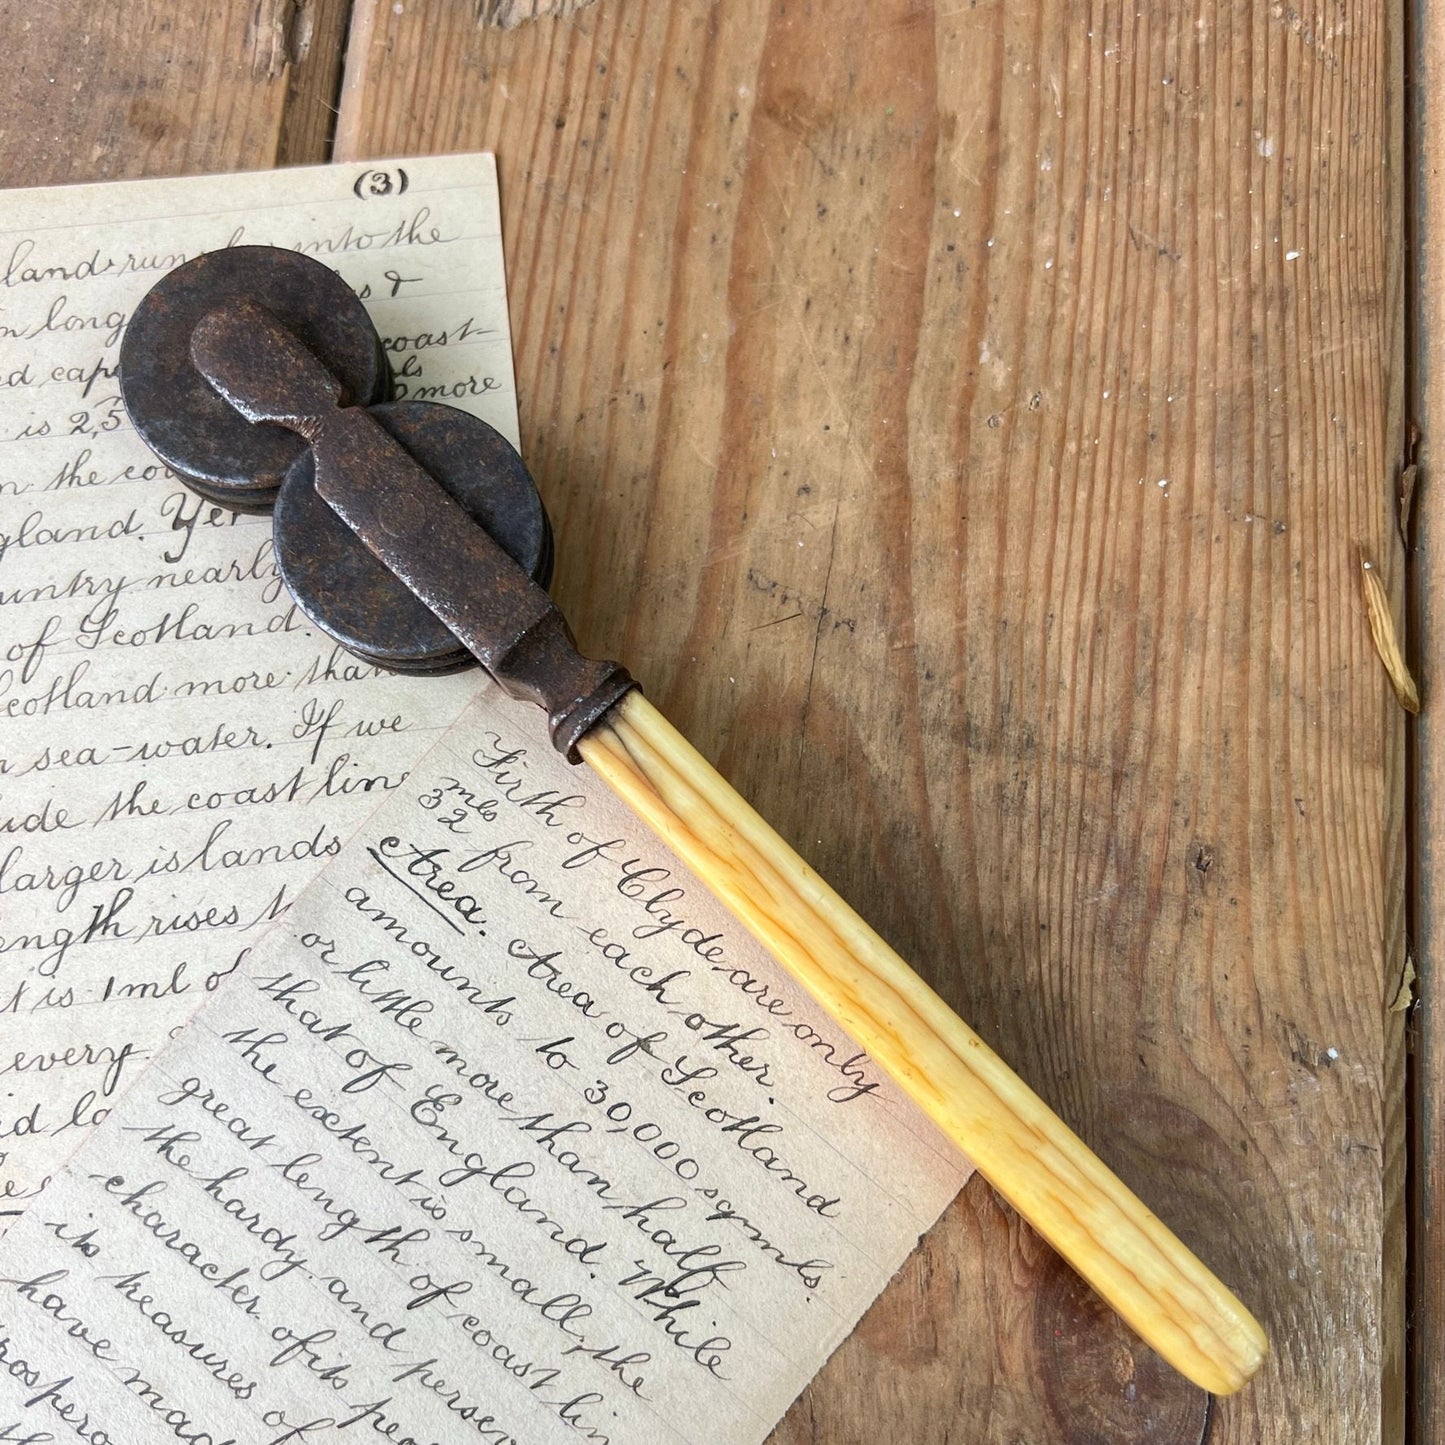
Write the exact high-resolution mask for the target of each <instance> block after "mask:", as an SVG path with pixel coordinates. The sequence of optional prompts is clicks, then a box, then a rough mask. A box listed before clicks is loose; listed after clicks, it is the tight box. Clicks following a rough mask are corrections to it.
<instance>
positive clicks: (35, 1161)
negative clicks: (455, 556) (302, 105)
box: [0, 156, 517, 1228]
mask: <svg viewBox="0 0 1445 1445" xmlns="http://www.w3.org/2000/svg"><path fill="white" fill-rule="evenodd" d="M0 225H3V231H0V1228H3V1226H4V1225H5V1223H6V1222H7V1216H11V1217H13V1215H15V1214H17V1213H18V1212H19V1211H20V1209H21V1208H22V1207H23V1205H24V1203H25V1201H26V1200H27V1199H29V1198H31V1197H33V1195H34V1194H35V1192H36V1191H37V1190H38V1189H39V1188H40V1187H41V1185H42V1184H43V1182H44V1180H45V1178H46V1176H47V1175H48V1174H49V1173H50V1172H51V1171H52V1170H53V1168H54V1167H55V1166H56V1164H57V1163H58V1162H59V1161H60V1160H61V1159H63V1158H64V1157H65V1156H66V1155H67V1154H69V1153H70V1151H71V1150H72V1149H73V1148H74V1147H75V1145H76V1144H77V1143H78V1141H79V1139H80V1138H81V1137H82V1136H83V1134H84V1133H85V1132H86V1130H87V1129H89V1128H90V1127H91V1126H92V1125H93V1124H94V1123H95V1122H97V1121H98V1120H99V1119H101V1118H103V1117H104V1116H105V1113H106V1111H107V1110H108V1109H109V1108H111V1107H112V1106H113V1104H114V1103H115V1101H116V1099H117V1098H119V1096H120V1095H121V1093H123V1091H124V1089H125V1087H126V1086H127V1085H128V1084H129V1083H130V1082H131V1080H132V1079H133V1078H134V1077H135V1075H136V1074H137V1073H138V1072H139V1070H140V1067H141V1065H142V1064H143V1062H144V1061H145V1060H146V1059H147V1058H148V1057H149V1056H150V1055H151V1053H152V1052H153V1051H154V1050H155V1049H156V1048H157V1047H158V1046H159V1045H160V1044H162V1043H163V1042H164V1041H165V1040H166V1039H167V1037H168V1036H169V1035H170V1033H171V1032H172V1031H173V1030H174V1029H175V1028H176V1027H178V1026H179V1025H180V1024H181V1023H182V1022H183V1020H184V1019H185V1018H186V1017H188V1016H189V1014H190V1013H191V1012H192V1011H193V1010H194V1009H195V1008H196V1007H197V1006H198V1005H199V1004H200V1003H201V1002H202V1001H203V1000H204V998H205V996H206V993H207V991H208V990H210V989H212V988H214V987H215V985H216V983H217V982H218V980H220V979H221V978H223V977H224V976H225V975H226V974H227V973H228V972H229V971H230V970H231V969H233V968H234V967H235V965H236V960H237V959H238V957H239V956H240V955H241V953H242V951H243V950H244V949H245V948H246V947H247V946H248V945H249V944H251V943H252V942H253V941H254V940H255V939H256V938H257V937H258V936H259V935H260V933H261V932H262V931H263V930H264V929H265V928H266V927H267V926H268V924H269V923H271V922H272V921H274V919H276V918H277V917H279V916H280V915H281V913H282V912H283V911H284V910H285V909H286V907H287V906H288V905H289V904H290V902H291V900H292V899H293V898H294V897H295V896H296V894H297V893H298V892H299V891H300V890H301V889H302V888H303V887H304V886H305V885H306V883H307V882H308V881H309V880H310V878H311V877H313V876H314V874H315V873H316V872H317V870H318V869H319V868H320V867H321V865H322V864H323V863H324V862H325V861H326V860H327V859H328V858H330V857H334V856H335V854H336V853H337V852H338V850H339V849H340V847H341V843H342V840H343V839H344V838H345V837H347V836H348V835H349V834H350V833H351V832H352V830H353V829H354V828H355V827H356V825H357V823H358V822H359V821H360V819H361V818H362V817H363V816H365V814H366V813H367V812H369V811H370V810H371V809H372V808H374V807H375V806H376V805H377V803H378V802H379V801H380V798H381V797H382V796H383V795H384V794H385V793H386V792H388V791H390V790H393V789H395V788H396V787H398V786H399V785H400V783H401V781H402V779H403V778H404V777H405V776H406V771H407V768H408V767H409V766H410V765H411V763H412V761H413V760H414V759H415V758H416V757H417V756H418V755H419V754H420V753H421V752H422V751H424V749H425V747H426V745H427V744H428V743H429V742H430V740H431V739H432V738H433V737H434V736H435V734H436V733H437V731H438V730H439V729H441V728H443V727H445V726H446V725H448V724H449V723H451V722H452V721H453V719H455V717H456V716H457V715H458V714H459V713H460V711H461V710H462V708H463V707H464V706H465V704H466V702H467V700H468V698H469V697H470V696H471V695H472V694H473V692H474V690H475V687H476V680H475V675H472V676H463V677H453V678H446V679H431V680H427V681H425V682H419V681H417V680H405V679H399V678H395V677H392V676H389V675H386V674H381V673H378V672H377V671H376V670H375V669H373V668H371V667H367V666H363V665H362V664H360V663H358V662H356V661H355V660H354V659H352V658H351V657H349V656H348V655H346V654H344V653H341V652H339V651H338V650H337V649H335V648H334V647H333V646H332V645H331V644H330V643H329V641H328V640H327V639H326V638H324V637H323V636H321V635H320V634H315V633H313V632H312V630H311V629H310V628H309V625H308V624H307V622H306V619H305V618H304V617H302V616H300V615H299V614H298V613H297V612H296V611H295V609H294V608H293V607H292V606H291V605H290V599H289V597H287V596H286V595H285V592H284V590H283V589H282V587H281V585H280V582H279V580H278V578H277V574H276V568H275V565H274V562H273V559H272V555H271V538H270V526H269V521H268V519H266V518H261V517H237V516H234V515H232V514H230V513H227V512H223V511H221V510H220V509H219V508H215V507H211V506H209V505H207V504H206V503H204V502H202V501H201V500H199V499H198V498H197V497H196V496H194V495H193V494H192V493H191V492H189V491H187V490H186V488H185V487H183V486H182V485H181V484H180V483H179V482H178V481H177V480H176V479H175V478H174V476H172V475H171V474H170V473H168V472H167V471H166V470H165V468H163V467H162V466H160V465H159V464H158V463H157V461H156V459H155V458H154V456H152V455H151V453H150V452H149V451H148V450H147V449H146V448H145V447H144V446H143V444H142V443H141V442H140V441H139V439H138V438H137V437H136V436H135V435H134V433H133V432H132V430H131V428H130V426H129V423H128V422H127V419H126V416H125V412H124V409H123V407H122V405H121V402H120V397H119V392H118V388H117V385H116V375H115V368H116V354H117V350H118V345H119V341H120V336H121V332H122V329H123V327H124V325H125V322H126V319H127V317H128V315H129V314H130V311H131V310H132V308H133V307H134V306H135V304H136V302H137V301H138V300H139V299H140V297H141V296H142V295H144V293H145V292H146V291H147V290H148V289H149V287H150V286H151V285H152V284H153V283H154V282H155V281H156V280H157V279H158V278H159V277H160V276H161V275H162V274H164V272H166V271H167V270H169V269H170V268H171V267H173V266H175V265H177V264H179V263H180V262H182V261H184V260H186V259H188V258H189V257H192V256H194V255H196V254H198V253H200V252H202V251H206V250H211V249H214V248H216V247H221V246H227V245H234V244H241V243H245V244H252V243H264V244H273V245H281V246H288V247H293V248H298V249H300V250H303V251H306V252H308V253H310V254H312V255H314V256H316V257H318V258H319V259H321V260H323V261H325V262H326V263H327V264H329V265H331V266H333V267H334V268H335V269H337V270H338V271H340V272H341V274H342V275H343V276H344V277H345V278H346V279H347V280H348V281H349V282H351V283H352V285H353V286H355V287H357V288H358V289H359V290H361V292H362V294H363V296H364V297H365V298H366V299H367V304H368V306H369V307H370V309H371V311H372V314H373V316H374V318H375V320H376V323H377V326H378V329H379V330H380V331H381V333H382V334H383V337H384V339H385V344H386V347H387V350H388V352H389V354H390V358H391V361H392V365H393V369H394V371H395V372H396V374H397V378H398V386H397V390H398V393H399V395H401V396H409V397H411V398H414V399H415V398H422V399H428V398H429V399H432V400H444V401H447V402H450V403H452V404H453V405H457V406H461V407H465V408H467V409H469V410H472V411H474V412H475V413H476V414H478V415H480V416H482V417H483V418H484V419H485V420H487V421H489V422H491V423H492V424H493V425H494V426H496V427H497V428H498V429H499V430H500V431H502V432H503V433H504V434H505V435H507V436H508V437H509V438H510V439H511V440H512V441H513V442H514V443H515V441H516V440H517V422H516V403H515V393H514V386H513V379H512V362H511V347H510V340H509V334H508V328H507V309H506V295H505V286H504V280H503V271H502V255H501V240H500V231H499V226H498V212H497V190H496V177H495V170H494V167H493V164H492V159H491V157H490V156H453V157H431V158H426V159H422V160H407V161H401V162H374V163H372V164H370V165H368V166H365V167H331V168H328V167H316V168H310V169H305V170H293V171H280V172H266V173H256V174H247V175H234V176H216V177H203V178H195V179H190V180H177V181H159V182H127V183H121V184H116V185H104V186H75V187H65V188H54V189H47V190H39V191H20V192H11V193H9V194H7V195H6V196H5V205H4V210H3V213H0Z"/></svg>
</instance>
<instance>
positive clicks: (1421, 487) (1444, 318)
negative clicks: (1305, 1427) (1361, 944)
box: [1404, 0, 1445, 1445]
mask: <svg viewBox="0 0 1445 1445" xmlns="http://www.w3.org/2000/svg"><path fill="white" fill-rule="evenodd" d="M1406 14H1407V17H1408V20H1409V28H1408V31H1407V49H1408V53H1409V55H1410V80H1411V105H1410V111H1409V115H1408V117H1407V126H1406V134H1407V136H1408V138H1409V161H1410V175H1409V182H1408V184H1409V189H1410V198H1411V204H1410V206H1409V208H1408V210H1407V213H1406V230H1407V235H1408V237H1409V255H1410V257H1411V258H1412V267H1411V270H1412V274H1411V276H1410V278H1409V280H1410V296H1411V303H1412V304H1411V308H1410V320H1411V322H1412V325H1411V328H1410V337H1409V350H1408V358H1409V364H1410V389H1409V397H1408V406H1409V415H1410V417H1411V419H1412V421H1413V422H1415V424H1416V425H1417V426H1418V427H1419V434H1420V440H1419V449H1418V453H1417V454H1416V455H1415V456H1414V457H1413V458H1409V460H1413V461H1415V462H1416V463H1417V464H1418V485H1417V493H1418V497H1419V502H1418V505H1416V506H1415V507H1414V508H1413V509H1412V510H1413V526H1412V525H1410V523H1409V521H1406V523H1405V526H1404V532H1405V538H1406V541H1407V544H1408V547H1409V553H1408V555H1409V558H1410V599H1409V600H1410V611H1409V618H1410V627H1409V631H1410V634H1411V637H1412V639H1413V642H1414V650H1413V653H1412V654H1411V657H1410V660H1411V661H1412V662H1414V663H1415V664H1416V667H1417V677H1418V678H1419V680H1420V682H1421V686H1422V692H1423V700H1424V704H1425V705H1424V708H1423V710H1422V712H1421V714H1420V717H1419V719H1418V722H1417V724H1416V728H1415V735H1414V739H1413V742H1414V747H1413V756H1412V758H1411V770H1410V782H1411V784H1412V786H1413V790H1414V798H1413V802H1414V809H1413V817H1412V820H1411V822H1412V827H1411V833H1410V851H1411V872H1412V884H1413V887H1412V898H1411V902H1412V904H1413V909H1412V918H1411V924H1412V930H1411V931H1412V942H1413V945H1414V955H1415V957H1414V962H1415V967H1416V970H1417V972H1418V977H1417V979H1416V983H1415V993H1416V998H1417V1001H1416V1002H1415V1004H1414V1005H1413V1006H1412V1008H1411V1011H1410V1016H1411V1052H1412V1069H1411V1073H1412V1077H1411V1104H1412V1105H1413V1118H1412V1121H1411V1124H1412V1127H1411V1145H1412V1151H1411V1159H1412V1163H1413V1166H1414V1167H1413V1180H1412V1184H1413V1187H1412V1189H1411V1200H1410V1204H1411V1224H1412V1238H1411V1255H1412V1258H1411V1260H1410V1313H1411V1320H1412V1323H1413V1330H1412V1334H1413V1339H1412V1348H1411V1351H1410V1412H1409V1422H1410V1428H1411V1432H1412V1433H1411V1435H1410V1437H1409V1438H1410V1440H1411V1441H1412V1445H1445V1351H1442V1350H1441V1349H1440V1339H1441V1331H1442V1329H1445V1147H1442V1139H1445V988H1442V982H1445V963H1442V957H1445V731H1442V727H1441V718H1440V711H1439V704H1438V702H1436V699H1437V698H1438V697H1439V696H1440V695H1441V678H1442V677H1445V490H1442V477H1445V473H1442V465H1445V453H1442V450H1441V440H1442V438H1445V364H1442V361H1441V356H1442V348H1445V107H1442V106H1441V104H1440V102H1439V96H1440V86H1441V82H1442V79H1445V30H1442V27H1441V26H1440V25H1439V23H1438V17H1436V16H1434V15H1433V13H1427V11H1426V7H1425V6H1424V5H1423V4H1421V3H1419V0H1415V3H1412V4H1410V5H1409V6H1407V8H1406ZM1432 21H1433V22H1435V23H1430V22H1432ZM1432 704H1434V705H1433V706H1432Z"/></svg>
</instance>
